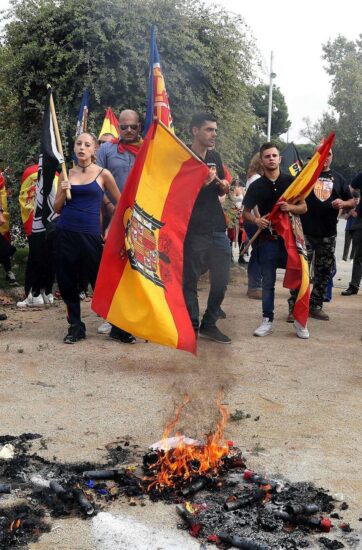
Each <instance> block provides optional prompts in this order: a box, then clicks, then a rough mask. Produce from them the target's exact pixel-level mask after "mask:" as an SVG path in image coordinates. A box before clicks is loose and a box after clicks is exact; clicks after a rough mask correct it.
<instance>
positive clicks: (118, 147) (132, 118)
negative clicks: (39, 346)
mask: <svg viewBox="0 0 362 550" xmlns="http://www.w3.org/2000/svg"><path fill="white" fill-rule="evenodd" d="M119 129H120V134H119V138H118V139H114V140H112V141H111V142H106V143H103V144H102V145H101V147H100V148H99V149H98V152H97V164H98V165H99V166H102V168H107V169H108V170H109V171H110V172H111V174H112V176H113V177H114V179H115V180H116V183H117V187H118V189H119V190H120V192H121V193H122V191H123V188H124V185H125V183H126V181H127V178H128V174H129V173H130V171H131V169H132V167H133V165H134V162H135V159H136V156H137V154H138V152H139V150H140V147H141V144H142V139H141V136H140V131H141V124H140V121H139V116H138V114H137V113H136V111H132V110H131V109H125V110H124V111H122V112H121V114H120V115H119ZM107 198H108V200H109V202H105V206H106V207H109V208H111V207H112V204H111V202H112V201H111V197H107ZM107 198H106V200H107ZM98 332H99V333H101V334H107V333H108V332H109V336H110V337H111V338H112V339H113V340H118V341H120V342H123V343H125V344H134V343H135V341H136V339H135V337H134V336H132V334H130V333H129V332H126V331H124V330H122V329H120V328H118V327H115V326H113V325H110V324H109V323H107V321H106V322H104V323H103V324H102V325H101V326H100V327H99V328H98Z"/></svg>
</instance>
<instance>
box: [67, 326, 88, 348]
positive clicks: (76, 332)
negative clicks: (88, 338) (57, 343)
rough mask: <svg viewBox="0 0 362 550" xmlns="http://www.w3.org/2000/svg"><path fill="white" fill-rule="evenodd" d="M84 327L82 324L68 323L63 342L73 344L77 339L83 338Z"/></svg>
mask: <svg viewBox="0 0 362 550" xmlns="http://www.w3.org/2000/svg"><path fill="white" fill-rule="evenodd" d="M84 338H85V328H84V327H83V326H82V325H70V327H69V330H68V334H67V335H66V336H65V337H64V343H65V344H75V343H76V342H79V340H84Z"/></svg>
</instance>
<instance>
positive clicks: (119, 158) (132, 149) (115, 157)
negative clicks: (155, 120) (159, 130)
mask: <svg viewBox="0 0 362 550" xmlns="http://www.w3.org/2000/svg"><path fill="white" fill-rule="evenodd" d="M119 128H120V134H119V139H118V140H117V139H114V140H113V141H112V142H109V143H103V144H102V145H101V147H100V148H99V149H98V152H97V164H98V165H99V166H102V168H107V169H108V170H109V171H110V172H111V173H112V176H113V177H114V179H115V180H116V183H117V186H118V189H119V190H120V192H121V193H122V191H123V187H124V184H125V183H126V180H127V178H128V174H129V172H130V171H131V168H132V166H133V165H134V161H135V158H136V155H137V153H138V151H139V148H140V146H141V143H142V140H141V137H140V131H141V124H140V121H139V117H138V114H137V113H136V112H135V111H131V109H125V110H124V111H122V112H121V114H120V115H119Z"/></svg>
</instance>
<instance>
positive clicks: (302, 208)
mask: <svg viewBox="0 0 362 550" xmlns="http://www.w3.org/2000/svg"><path fill="white" fill-rule="evenodd" d="M279 208H280V210H281V211H282V212H290V213H291V214H295V215H297V216H299V215H300V214H305V213H306V211H307V210H308V207H307V203H306V202H305V200H304V199H303V200H299V201H298V202H297V203H296V204H289V202H286V201H282V202H281V203H279Z"/></svg>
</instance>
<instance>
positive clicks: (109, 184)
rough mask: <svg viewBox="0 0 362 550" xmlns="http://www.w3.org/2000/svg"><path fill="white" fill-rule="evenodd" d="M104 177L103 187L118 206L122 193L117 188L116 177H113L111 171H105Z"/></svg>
mask: <svg viewBox="0 0 362 550" xmlns="http://www.w3.org/2000/svg"><path fill="white" fill-rule="evenodd" d="M102 176H103V185H104V187H105V189H106V190H107V191H108V192H109V193H110V195H111V197H112V199H113V200H114V202H115V203H116V204H118V202H119V199H120V198H121V193H120V191H119V189H118V187H117V184H116V180H115V179H114V177H113V176H112V174H111V173H110V171H109V170H104V171H103V174H102ZM106 206H108V205H106Z"/></svg>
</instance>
